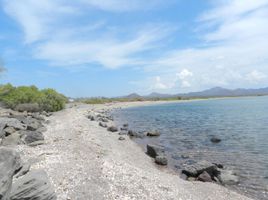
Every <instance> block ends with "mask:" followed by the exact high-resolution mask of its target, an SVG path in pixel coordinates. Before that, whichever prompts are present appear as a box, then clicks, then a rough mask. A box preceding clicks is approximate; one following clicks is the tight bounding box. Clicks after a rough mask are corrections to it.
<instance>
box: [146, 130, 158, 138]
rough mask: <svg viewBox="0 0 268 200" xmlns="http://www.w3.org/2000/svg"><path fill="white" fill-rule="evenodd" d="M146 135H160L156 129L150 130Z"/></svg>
mask: <svg viewBox="0 0 268 200" xmlns="http://www.w3.org/2000/svg"><path fill="white" fill-rule="evenodd" d="M146 135H147V136H149V137H156V136H160V133H159V132H158V131H150V132H147V134H146Z"/></svg>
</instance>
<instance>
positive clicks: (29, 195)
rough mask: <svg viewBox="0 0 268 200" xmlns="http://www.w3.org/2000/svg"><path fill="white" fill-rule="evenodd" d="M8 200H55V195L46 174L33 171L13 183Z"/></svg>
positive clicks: (41, 171)
mask: <svg viewBox="0 0 268 200" xmlns="http://www.w3.org/2000/svg"><path fill="white" fill-rule="evenodd" d="M10 200H56V194H55V192H54V189H53V188H52V186H51V184H50V181H49V179H48V176H47V174H46V172H45V171H43V170H33V171H31V172H29V173H28V174H26V175H25V176H22V177H21V178H19V179H17V180H16V181H15V183H14V184H13V186H12V190H11V195H10Z"/></svg>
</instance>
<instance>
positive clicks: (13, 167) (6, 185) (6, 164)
mask: <svg viewBox="0 0 268 200" xmlns="http://www.w3.org/2000/svg"><path fill="white" fill-rule="evenodd" d="M0 166H1V167H0V199H3V200H8V199H9V197H10V191H11V185H12V178H13V175H14V174H15V173H16V172H17V171H18V170H19V169H20V167H21V160H20V156H19V155H18V153H16V152H15V151H14V150H12V149H9V148H5V147H1V148H0Z"/></svg>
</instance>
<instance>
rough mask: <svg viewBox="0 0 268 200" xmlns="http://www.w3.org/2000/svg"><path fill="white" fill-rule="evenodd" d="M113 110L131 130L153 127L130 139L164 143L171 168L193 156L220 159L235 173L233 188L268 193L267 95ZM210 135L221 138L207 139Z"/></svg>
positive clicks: (256, 194) (254, 194) (265, 195)
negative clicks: (143, 136)
mask: <svg viewBox="0 0 268 200" xmlns="http://www.w3.org/2000/svg"><path fill="white" fill-rule="evenodd" d="M113 115H114V117H115V121H116V122H117V123H118V124H123V123H128V124H129V126H130V129H132V130H136V131H146V130H159V131H160V132H161V136H160V137H158V138H154V139H149V138H146V139H136V141H137V142H138V143H140V144H146V143H156V144H160V145H163V146H165V148H166V151H167V152H168V155H169V163H170V167H172V168H173V169H175V170H178V171H179V170H180V169H182V168H183V166H184V165H187V164H190V163H192V162H195V161H198V160H207V161H211V162H215V163H221V164H223V165H224V166H226V167H227V168H229V169H231V170H233V171H234V172H235V173H237V174H238V175H239V177H240V184H239V185H237V186H232V188H233V189H235V190H238V191H239V192H242V193H244V194H247V195H248V196H251V197H254V198H255V199H263V200H264V199H266V200H267V199H268V97H244V98H228V99H215V100H202V101H189V102H182V103H169V104H161V105H152V106H142V107H133V108H127V109H122V110H117V111H116V112H114V113H113ZM213 136H216V137H219V138H220V139H221V140H222V141H221V142H220V143H218V144H213V143H211V141H210V138H211V137H213ZM182 157H183V158H182ZM185 157H189V158H185Z"/></svg>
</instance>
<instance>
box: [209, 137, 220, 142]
mask: <svg viewBox="0 0 268 200" xmlns="http://www.w3.org/2000/svg"><path fill="white" fill-rule="evenodd" d="M210 141H211V142H212V143H220V142H221V139H220V138H217V137H212V138H211V139H210Z"/></svg>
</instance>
